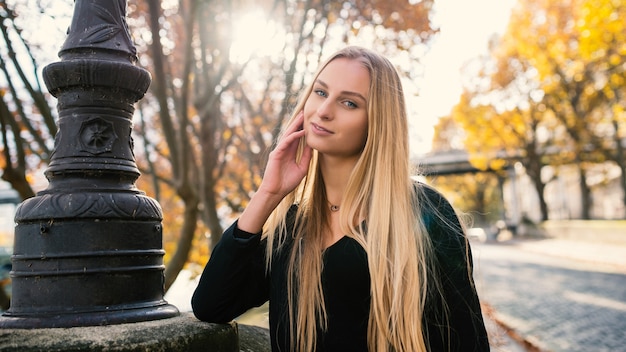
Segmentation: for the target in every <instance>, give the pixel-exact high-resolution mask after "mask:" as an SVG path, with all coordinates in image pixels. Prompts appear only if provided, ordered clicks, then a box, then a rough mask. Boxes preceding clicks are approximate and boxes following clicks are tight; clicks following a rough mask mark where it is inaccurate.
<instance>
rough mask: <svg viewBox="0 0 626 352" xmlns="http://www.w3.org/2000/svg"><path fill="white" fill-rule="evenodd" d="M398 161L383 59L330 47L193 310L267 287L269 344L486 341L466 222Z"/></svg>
mask: <svg viewBox="0 0 626 352" xmlns="http://www.w3.org/2000/svg"><path fill="white" fill-rule="evenodd" d="M409 165H410V162H409V137H408V126H407V114H406V109H405V102H404V94H403V91H402V85H401V82H400V78H399V77H398V74H397V72H396V70H395V68H394V66H393V65H392V64H391V63H390V62H389V61H388V60H387V59H386V58H384V57H382V56H381V55H379V54H377V53H375V52H372V51H370V50H366V49H363V48H358V47H348V48H345V49H343V50H341V51H339V52H337V53H335V54H334V55H333V56H331V57H330V59H328V61H326V62H325V63H323V64H322V66H321V67H320V69H319V71H318V73H317V74H316V75H315V77H314V79H313V82H312V84H311V86H310V87H308V88H307V89H306V90H305V91H304V92H303V93H302V95H301V98H300V100H299V102H298V104H297V106H296V107H295V110H294V115H293V116H292V118H291V119H290V121H289V122H288V123H287V125H286V128H285V130H284V131H283V133H282V135H281V137H280V138H279V140H278V142H277V145H276V147H275V149H274V150H273V151H272V152H271V154H270V156H269V160H268V163H267V167H266V170H265V174H264V176H263V181H262V182H261V185H260V186H259V189H258V190H257V192H256V193H255V194H254V196H253V197H252V199H251V200H250V203H249V204H248V206H247V208H246V209H245V210H244V212H243V213H242V214H241V216H240V217H239V219H238V220H237V221H236V222H235V223H234V224H232V226H231V227H230V228H228V229H227V230H226V231H225V232H224V235H223V237H222V239H221V241H220V242H219V243H218V245H217V246H216V247H215V249H214V251H213V253H212V255H211V258H210V260H209V263H208V264H207V266H206V268H205V269H204V272H203V273H202V277H201V279H200V282H199V284H198V287H197V288H196V291H195V292H194V295H193V298H192V307H193V311H194V314H195V315H196V317H197V318H198V319H200V320H203V321H208V322H215V323H224V322H228V321H230V320H232V319H234V318H236V317H238V316H239V315H240V314H242V313H244V312H245V311H247V310H248V309H250V308H252V307H255V306H259V305H262V304H263V303H264V302H266V301H268V300H269V322H270V338H271V345H272V351H299V352H300V351H376V352H380V351H407V352H416V351H463V352H467V351H488V350H489V343H488V339H487V333H486V331H485V326H484V322H483V318H482V314H481V308H480V303H479V299H478V296H477V294H476V290H475V287H474V282H473V279H472V257H471V252H470V248H469V244H468V241H467V238H466V236H465V234H464V228H463V226H462V225H461V223H460V222H459V219H458V217H457V215H456V214H455V211H454V209H453V208H452V207H451V205H450V204H449V203H448V202H447V201H446V200H445V199H444V198H443V196H442V195H441V194H440V193H438V192H437V191H435V190H434V189H433V188H431V187H429V186H426V185H424V184H422V183H417V182H415V181H413V180H412V179H411V172H410V166H409Z"/></svg>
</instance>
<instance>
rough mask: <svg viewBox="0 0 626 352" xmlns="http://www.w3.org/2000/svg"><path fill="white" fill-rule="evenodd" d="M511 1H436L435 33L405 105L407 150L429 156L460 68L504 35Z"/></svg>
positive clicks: (457, 88) (457, 90)
mask: <svg viewBox="0 0 626 352" xmlns="http://www.w3.org/2000/svg"><path fill="white" fill-rule="evenodd" d="M515 3H516V1H515V0H472V1H468V0H435V11H436V14H435V16H434V17H433V22H434V23H435V25H436V26H438V27H439V28H440V33H439V35H438V37H437V38H435V39H434V44H433V46H432V48H431V49H430V51H429V52H428V53H427V54H426V56H425V58H424V60H423V64H424V65H425V74H424V79H423V81H421V82H420V84H419V87H420V95H419V97H418V98H416V99H415V101H412V102H409V106H411V107H412V109H411V123H410V124H411V139H412V141H411V150H412V153H413V154H418V155H419V154H423V153H426V152H428V151H429V150H430V147H431V141H432V136H433V127H434V125H435V124H436V123H437V120H438V118H439V117H441V116H445V115H448V114H449V113H450V111H451V110H452V107H453V106H454V105H455V104H456V103H457V101H458V99H459V96H460V94H461V92H462V89H461V78H460V68H461V66H462V65H463V64H464V63H465V62H467V61H468V60H470V59H472V58H475V57H478V56H480V55H482V54H484V53H487V44H488V41H489V39H490V38H491V37H492V36H493V35H494V34H500V33H502V32H504V30H505V29H506V26H507V24H508V21H509V17H510V13H511V9H512V8H513V6H514V5H515Z"/></svg>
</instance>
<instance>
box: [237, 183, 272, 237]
mask: <svg viewBox="0 0 626 352" xmlns="http://www.w3.org/2000/svg"><path fill="white" fill-rule="evenodd" d="M282 199H283V197H280V196H278V195H276V194H272V193H267V192H264V191H263V190H262V189H259V190H258V191H257V192H256V193H255V194H254V195H253V196H252V198H251V199H250V203H248V206H247V207H246V208H245V209H244V211H243V213H241V216H240V217H239V220H238V222H237V227H238V228H239V229H240V230H243V231H246V232H250V233H259V232H261V231H262V230H263V225H265V222H266V221H267V219H268V218H269V216H270V214H272V212H273V211H274V209H276V207H277V206H278V204H279V203H280V201H281V200H282Z"/></svg>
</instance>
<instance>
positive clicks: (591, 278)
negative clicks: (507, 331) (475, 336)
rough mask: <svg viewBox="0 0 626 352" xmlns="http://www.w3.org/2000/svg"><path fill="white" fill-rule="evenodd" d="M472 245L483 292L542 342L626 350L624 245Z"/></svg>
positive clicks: (504, 317)
mask: <svg viewBox="0 0 626 352" xmlns="http://www.w3.org/2000/svg"><path fill="white" fill-rule="evenodd" d="M472 248H473V252H474V262H475V275H476V284H477V288H478V290H479V294H480V296H481V300H482V301H483V302H485V303H487V304H488V305H489V306H490V307H492V308H493V310H494V312H493V315H494V318H495V319H496V320H497V321H499V322H502V323H504V324H505V325H506V326H507V327H509V328H512V329H513V330H514V332H515V333H517V334H519V335H521V336H522V337H523V338H524V339H526V341H529V342H530V343H532V345H534V346H535V347H537V348H538V349H539V350H542V351H553V352H565V351H567V352H576V351H585V352H594V351H611V352H616V351H617V352H620V351H626V265H624V263H626V262H624V263H622V261H623V260H624V259H625V258H626V247H620V246H614V245H612V246H601V245H596V244H591V243H580V242H578V243H576V242H571V241H569V242H568V241H565V242H564V241H562V240H546V241H510V242H507V243H505V244H503V243H499V244H489V243H472ZM590 253H594V255H591V254H590Z"/></svg>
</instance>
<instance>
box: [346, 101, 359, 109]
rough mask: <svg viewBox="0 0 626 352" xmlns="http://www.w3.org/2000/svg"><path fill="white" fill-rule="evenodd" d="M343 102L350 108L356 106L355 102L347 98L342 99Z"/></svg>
mask: <svg viewBox="0 0 626 352" xmlns="http://www.w3.org/2000/svg"><path fill="white" fill-rule="evenodd" d="M343 104H344V105H345V106H347V107H349V108H350V109H355V108H357V107H358V106H357V105H356V104H355V103H353V102H351V101H349V100H346V101H344V102H343Z"/></svg>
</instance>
